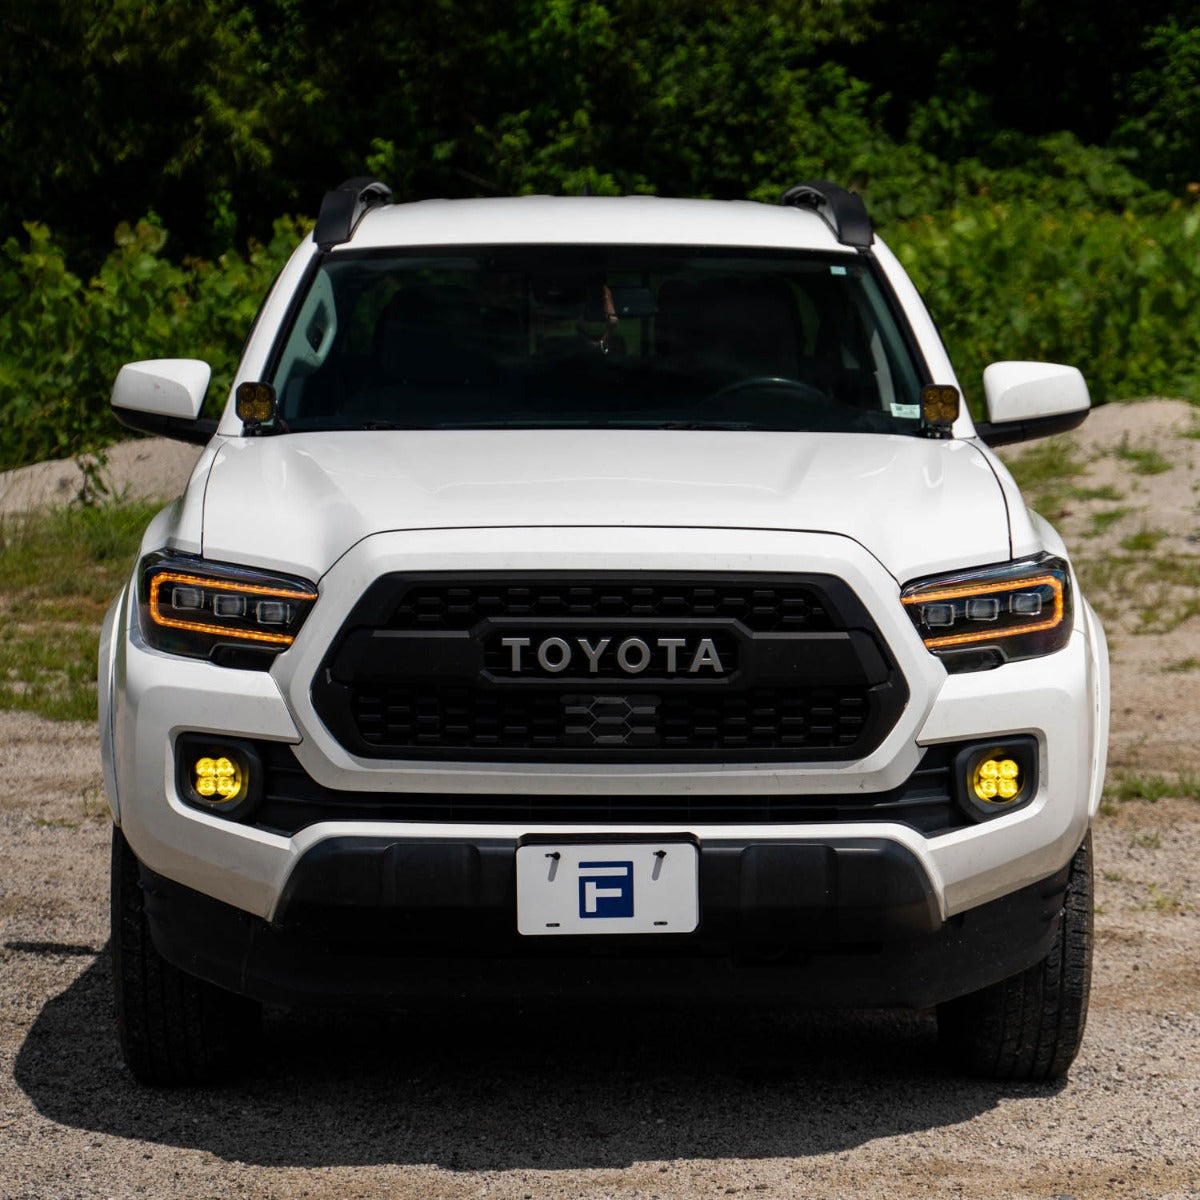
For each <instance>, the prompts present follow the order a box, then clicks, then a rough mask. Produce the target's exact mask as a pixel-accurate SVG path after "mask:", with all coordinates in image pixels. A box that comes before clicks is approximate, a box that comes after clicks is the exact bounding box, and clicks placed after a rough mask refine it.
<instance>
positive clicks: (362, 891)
mask: <svg viewBox="0 0 1200 1200" xmlns="http://www.w3.org/2000/svg"><path fill="white" fill-rule="evenodd" d="M517 844H518V843H517V841H516V840H515V839H513V840H497V841H485V840H478V841H464V842H422V841H405V840H402V839H387V838H377V839H362V840H358V839H344V840H340V841H339V840H333V841H327V842H323V843H320V844H318V845H317V846H315V847H313V848H312V849H311V850H310V851H309V852H308V853H307V854H306V855H305V856H304V857H303V858H302V859H301V860H300V862H299V863H298V864H297V867H296V869H295V871H294V872H293V874H292V876H291V877H290V879H289V881H288V884H287V885H286V889H285V894H284V897H283V900H282V904H281V912H280V915H279V919H277V920H276V921H275V922H274V923H269V922H267V921H264V920H262V919H260V918H258V917H255V916H253V915H251V914H250V913H247V912H244V911H242V910H241V909H238V908H234V907H232V906H231V905H227V904H224V903H222V902H220V901H217V900H214V899H212V898H211V897H209V896H205V895H203V894H201V893H199V892H196V891H193V890H191V889H189V888H187V887H185V886H183V885H182V884H178V883H175V882H173V881H171V880H168V879H165V878H163V877H162V876H160V875H157V874H155V873H154V872H152V871H150V870H148V869H147V868H146V867H144V866H143V867H142V868H141V883H142V888H143V890H144V892H145V897H146V915H147V917H148V919H149V923H150V933H151V937H152V938H153V941H154V945H155V948H156V949H157V950H158V952H159V953H160V954H162V955H163V957H164V958H166V959H167V960H168V961H169V962H171V963H174V964H175V965H176V966H178V967H179V968H181V969H182V970H184V971H187V972H188V973H189V974H192V975H196V976H199V977H200V978H202V979H207V980H209V981H210V982H212V983H214V984H216V985H218V986H220V987H224V988H227V989H228V990H231V991H234V992H239V993H242V994H245V995H249V996H253V997H256V998H257V999H260V1000H264V1001H270V1002H276V1003H284V1004H305V1003H308V1004H317V1005H329V1004H336V1005H340V1006H346V1005H352V1004H356V1003H357V1004H361V1003H367V1004H381V1003H388V1002H395V1001H398V1000H403V999H406V998H408V999H411V998H432V997H435V996H442V997H444V996H456V995H457V996H464V995H469V996H472V997H474V998H476V999H483V998H487V997H496V996H503V997H514V998H516V997H523V998H541V999H554V998H559V997H591V998H597V997H605V998H609V997H613V996H621V997H647V996H649V997H653V998H655V999H656V1000H659V1001H664V1000H693V999H697V998H707V999H718V1000H723V1001H728V1000H731V999H756V1000H757V999H769V1000H770V999H773V1000H778V1001H782V1002H785V1003H788V1004H798V1005H806V1006H812V1007H824V1008H828V1007H830V1006H850V1005H854V1006H865V1005H886V1006H902V1007H916V1008H920V1007H928V1006H930V1005H933V1004H938V1003H941V1002H943V1001H946V1000H951V999H954V998H956V997H958V996H961V995H965V994H966V993H968V992H972V991H975V990H977V989H979V988H982V987H986V986H988V985H989V984H992V983H996V982H998V981H999V980H1001V979H1005V978H1009V977H1011V976H1012V975H1014V974H1016V973H1018V972H1020V971H1022V970H1025V969H1026V968H1028V967H1030V966H1032V965H1034V964H1035V963H1036V962H1038V961H1039V960H1040V959H1042V958H1044V957H1045V955H1046V954H1047V953H1048V951H1049V947H1050V944H1051V941H1052V939H1053V937H1054V934H1055V931H1056V930H1057V928H1058V924H1059V922H1060V920H1061V916H1062V911H1063V903H1064V897H1065V894H1066V884H1067V873H1068V869H1069V867H1068V866H1064V867H1063V868H1062V869H1061V870H1059V871H1057V872H1055V873H1054V874H1053V875H1051V876H1049V877H1048V878H1047V879H1044V880H1042V881H1040V882H1038V883H1036V884H1034V885H1032V886H1030V887H1026V888H1023V889H1021V890H1019V891H1016V892H1013V893H1011V894H1009V895H1007V896H1004V897H1002V898H1000V899H998V900H994V901H992V902H990V903H988V904H985V905H982V906H980V907H978V908H974V909H971V910H969V911H967V912H965V913H961V914H959V915H958V916H955V917H952V918H950V919H949V920H947V921H945V922H942V920H941V918H940V916H939V912H938V905H937V901H936V898H935V896H934V894H933V890H932V886H931V883H930V881H929V879H928V878H927V877H926V875H925V873H924V871H923V869H922V868H921V865H920V863H919V861H918V860H917V859H916V857H915V856H914V855H913V854H912V853H911V852H910V851H908V850H906V849H905V848H904V847H902V846H899V845H897V844H895V843H892V842H887V841H883V840H879V839H867V838H862V839H855V838H846V839H837V840H835V841H833V842H819V841H803V840H796V841H758V842H738V843H724V842H722V843H716V844H710V845H704V844H702V845H701V847H700V905H701V925H700V928H699V929H698V930H697V931H696V932H695V933H692V934H682V935H641V936H625V937H610V938H599V937H595V938H593V937H561V938H556V937H543V938H522V937H521V936H520V935H519V934H518V933H517V932H516V900H515V878H516V874H515V852H516V847H517Z"/></svg>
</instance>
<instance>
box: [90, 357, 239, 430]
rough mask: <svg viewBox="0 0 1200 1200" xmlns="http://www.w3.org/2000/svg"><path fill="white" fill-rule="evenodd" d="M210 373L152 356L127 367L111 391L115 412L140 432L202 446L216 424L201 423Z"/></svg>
mask: <svg viewBox="0 0 1200 1200" xmlns="http://www.w3.org/2000/svg"><path fill="white" fill-rule="evenodd" d="M211 375H212V369H211V368H210V367H209V365H208V363H206V362H200V361H199V360H198V359H194V358H154V359H147V360H146V361H144V362H132V363H126V364H125V365H124V366H123V367H122V368H121V369H120V371H119V372H117V379H116V382H115V383H114V384H113V390H112V406H113V412H114V413H115V414H116V417H117V420H118V421H120V422H121V424H122V425H125V426H127V427H128V428H130V429H136V430H137V431H138V432H139V433H152V434H157V435H158V436H159V437H169V438H174V439H175V440H176V441H181V442H192V443H194V444H196V445H201V446H202V445H204V444H205V443H206V442H207V441H208V440H209V438H211V437H212V435H213V434H214V433H215V432H216V429H217V423H216V421H205V420H200V419H199V417H200V409H201V407H202V406H203V404H204V397H205V394H206V393H207V392H208V381H209V379H210V377H211Z"/></svg>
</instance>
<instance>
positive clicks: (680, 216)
mask: <svg viewBox="0 0 1200 1200" xmlns="http://www.w3.org/2000/svg"><path fill="white" fill-rule="evenodd" d="M555 242H558V243H561V244H563V245H581V244H582V245H586V244H590V243H595V244H617V245H662V246H693V245H694V246H746V247H767V248H779V249H803V250H823V251H831V252H833V253H841V254H853V253H854V250H853V248H852V247H849V246H844V245H842V244H841V243H840V242H838V240H837V239H836V238H835V237H834V235H833V233H832V232H831V231H830V229H829V226H828V225H827V224H826V223H825V221H824V220H823V219H822V218H821V217H820V216H818V215H817V214H816V213H815V212H812V211H809V210H806V209H798V208H794V207H784V206H777V205H773V204H758V203H755V202H753V201H749V200H669V199H663V198H662V197H658V196H514V197H499V198H495V199H484V200H420V201H417V202H415V203H412V204H391V205H386V206H384V207H380V208H372V209H370V210H369V211H368V212H367V213H366V214H365V215H364V216H363V218H362V222H361V224H360V225H359V226H358V228H357V230H356V231H355V233H354V236H353V237H352V238H351V240H350V241H349V242H345V243H343V244H342V245H341V246H340V247H339V249H340V250H363V249H370V250H374V249H384V248H387V247H391V246H446V245H449V246H454V245H501V244H510V245H518V244H546V243H555Z"/></svg>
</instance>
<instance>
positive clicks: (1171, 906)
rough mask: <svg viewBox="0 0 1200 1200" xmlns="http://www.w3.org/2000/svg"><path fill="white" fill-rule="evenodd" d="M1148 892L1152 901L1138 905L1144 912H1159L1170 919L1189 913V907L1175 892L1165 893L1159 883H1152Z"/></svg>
mask: <svg viewBox="0 0 1200 1200" xmlns="http://www.w3.org/2000/svg"><path fill="white" fill-rule="evenodd" d="M1148 890H1149V892H1150V899H1149V900H1148V901H1147V902H1146V903H1145V904H1139V905H1138V908H1139V909H1140V910H1141V911H1142V912H1158V913H1163V914H1164V915H1166V916H1170V917H1174V916H1178V915H1179V914H1180V913H1182V912H1187V910H1188V909H1187V905H1186V904H1184V902H1183V901H1182V900H1181V899H1180V898H1179V897H1178V896H1177V895H1175V893H1174V892H1164V891H1163V890H1162V888H1160V887H1159V886H1158V884H1157V883H1152V884H1151V885H1150V887H1149V889H1148Z"/></svg>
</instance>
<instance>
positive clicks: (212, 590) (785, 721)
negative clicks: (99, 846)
mask: <svg viewBox="0 0 1200 1200" xmlns="http://www.w3.org/2000/svg"><path fill="white" fill-rule="evenodd" d="M208 384H209V368H208V367H207V365H206V364H204V363H201V362H196V361H192V360H179V359H169V360H157V361H153V362H138V363H130V364H128V365H127V366H125V367H124V368H122V370H121V372H120V374H119V376H118V377H117V380H116V383H115V386H114V389H113V397H112V402H113V405H114V406H115V408H116V411H117V415H118V416H119V417H120V418H121V419H122V420H123V421H124V422H125V423H126V424H127V425H130V426H132V427H133V428H135V429H139V430H142V431H146V432H152V433H158V434H166V435H168V436H173V437H177V438H182V439H184V440H188V441H193V442H197V443H200V444H203V445H204V446H205V449H204V451H203V452H202V454H201V456H200V458H199V461H198V462H197V464H196V467H195V470H194V471H193V473H192V475H191V478H190V480H189V482H188V484H187V487H186V489H185V490H184V492H183V494H182V496H181V497H180V498H179V499H178V500H176V501H175V502H174V503H173V504H172V505H171V506H170V507H168V508H167V509H165V510H164V511H163V512H161V513H160V514H159V515H158V516H157V517H156V518H155V520H154V521H153V522H152V523H151V525H150V527H149V528H148V529H147V531H146V535H145V538H144V541H143V543H142V547H141V552H140V557H139V560H138V562H137V564H136V567H135V570H134V572H133V575H132V578H131V579H130V580H129V583H128V585H127V586H126V588H125V589H124V591H123V592H122V593H121V595H120V596H119V597H118V598H117V600H116V602H115V603H114V605H113V607H112V609H111V611H110V612H109V614H108V617H107V619H106V622H105V625H104V630H103V635H102V638H101V647H100V670H99V697H100V706H99V707H100V730H101V737H102V745H103V759H104V769H105V780H106V785H107V791H108V798H109V803H110V805H111V808H112V816H113V821H114V830H113V844H112V917H113V961H114V972H115V986H116V1012H117V1020H118V1024H119V1031H120V1038H121V1043H122V1047H123V1052H124V1056H125V1059H126V1062H127V1063H128V1065H129V1067H130V1069H131V1070H132V1072H133V1073H134V1075H135V1076H136V1077H138V1078H139V1079H141V1080H145V1081H148V1082H158V1083H179V1082H191V1081H197V1080H203V1079H207V1078H212V1077H214V1076H217V1075H220V1074H221V1073H223V1072H227V1071H229V1070H231V1069H233V1068H235V1067H236V1066H237V1065H239V1063H240V1062H241V1061H242V1055H243V1051H244V1049H245V1047H246V1046H247V1044H248V1040H249V1039H250V1038H251V1036H252V1035H253V1033H254V1030H255V1027H256V1022H257V1021H258V1020H259V1017H260V1013H261V1005H262V1003H263V1002H272V1003H284V1004H289V1005H299V1004H305V1003H316V1004H321V1005H327V1004H330V1003H339V1004H340V1003H350V1002H354V1003H366V1004H378V1005H386V1004H389V1003H393V1004H394V1003H402V1002H404V1001H405V1000H406V999H411V998H413V997H437V996H439V995H440V996H445V995H455V996H480V997H484V996H493V997H494V996H498V995H499V996H510V997H529V996H538V997H556V996H563V997H568V996H579V995H589V996H590V995H595V996H602V997H604V998H606V999H608V1000H616V1001H617V1002H619V1001H620V999H621V998H622V997H626V996H628V997H634V996H642V997H645V996H654V997H659V998H662V999H664V1000H671V999H684V998H688V999H690V998H695V997H712V998H714V999H720V998H722V997H729V998H745V997H751V996H753V997H762V998H765V999H767V1000H773V1001H777V1002H782V1003H785V1004H794V1005H813V1004H818V1005H824V1006H829V1005H837V1006H884V1005H886V1006H906V1007H918V1008H925V1007H936V1010H937V1019H938V1025H939V1033H940V1039H941V1041H942V1044H943V1046H944V1047H945V1049H946V1050H947V1051H948V1053H949V1054H950V1056H951V1058H952V1061H953V1062H954V1063H956V1064H957V1065H958V1066H960V1067H961V1068H962V1069H965V1070H968V1071H972V1072H977V1073H984V1074H990V1075H995V1076H1001V1077H1009V1078H1021V1079H1037V1078H1047V1077H1053V1076H1058V1075H1061V1074H1062V1073H1064V1072H1065V1071H1066V1070H1067V1068H1068V1067H1069V1065H1070V1063H1071V1061H1072V1059H1073V1058H1074V1056H1075V1054H1076V1052H1077V1050H1078V1047H1079V1042H1080V1038H1081V1036H1082V1033H1083V1027H1084V1022H1085V1018H1086V1013H1087V1000H1088V987H1089V979H1090V964H1091V951H1092V883H1091V880H1092V868H1091V858H1090V839H1089V827H1090V822H1091V820H1092V818H1093V816H1094V815H1095V813H1096V810H1097V806H1098V803H1099V799H1100V793H1101V787H1102V780H1103V775H1104V763H1105V745H1106V737H1107V725H1108V666H1107V654H1106V648H1105V640H1104V634H1103V631H1102V629H1101V627H1100V624H1099V622H1098V621H1097V619H1096V616H1095V614H1094V613H1093V612H1092V610H1091V608H1090V607H1089V606H1088V604H1087V602H1086V601H1085V600H1084V598H1083V597H1082V595H1081V594H1080V592H1079V588H1078V585H1077V582H1076V578H1075V575H1074V573H1073V571H1072V568H1071V565H1070V562H1069V560H1068V557H1067V552H1066V550H1065V548H1064V546H1063V543H1062V541H1061V540H1060V538H1059V537H1058V535H1057V534H1056V533H1055V531H1054V530H1053V529H1052V528H1051V527H1050V526H1049V525H1048V524H1047V523H1046V522H1045V521H1044V520H1043V519H1042V518H1041V517H1039V516H1037V515H1035V514H1033V513H1031V512H1030V511H1028V510H1027V508H1026V507H1025V504H1024V503H1023V502H1022V499H1021V496H1020V494H1019V493H1018V490H1017V488H1016V486H1015V485H1014V483H1013V480H1012V478H1011V477H1010V475H1009V473H1008V472H1007V471H1006V470H1005V468H1004V466H1003V464H1002V463H1001V462H1000V461H999V460H998V459H997V458H996V456H995V455H994V454H993V452H992V450H991V448H990V447H992V446H995V445H997V444H1000V443H1003V442H1014V441H1020V440H1023V439H1026V438H1031V437H1036V436H1040V435H1042V434H1045V433H1052V432H1057V431H1061V430H1065V429H1069V428H1071V427H1073V426H1075V425H1077V424H1079V422H1080V421H1081V420H1082V419H1083V418H1084V416H1085V415H1086V412H1087V409H1088V404H1089V400H1088V393H1087V387H1086V385H1085V383H1084V381H1083V378H1082V376H1081V375H1080V374H1079V372H1078V371H1076V370H1075V369H1074V368H1071V367H1065V366H1058V365H1053V364H1037V363H1027V362H1004V363H996V364H993V365H992V366H990V367H989V368H988V369H987V371H986V372H985V375H984V391H985V394H986V400H987V405H988V421H987V422H986V423H980V424H975V423H973V422H972V419H971V416H970V414H969V413H968V411H967V409H966V407H965V406H964V405H963V404H962V403H961V401H960V388H959V384H958V382H957V380H956V378H955V374H954V369H953V367H952V366H951V364H950V362H949V360H948V358H947V355H946V351H945V349H944V347H943V345H942V342H941V340H940V338H939V336H938V333H937V330H936V328H935V327H934V324H933V322H932V320H931V318H930V316H929V314H928V312H927V311H926V308H925V306H924V304H923V303H922V301H921V298H920V297H919V295H918V293H917V291H916V289H915V288H914V286H913V285H912V283H911V282H910V281H909V279H908V278H907V276H906V275H905V273H904V271H903V269H902V268H901V266H900V265H899V263H898V261H897V260H896V258H895V257H894V256H893V255H892V254H891V253H890V252H889V251H888V249H887V247H886V246H885V245H884V244H883V243H882V242H881V241H880V240H879V239H878V238H877V237H876V236H875V234H874V231H873V229H872V225H871V222H870V220H869V217H868V214H867V212H866V209H865V207H864V206H863V204H862V201H861V200H860V199H859V198H858V197H856V196H854V195H852V194H850V193H848V192H845V191H843V190H842V189H840V188H838V187H835V186H833V185H830V184H826V183H810V184H800V185H798V186H796V187H794V188H792V189H790V190H789V191H788V192H786V193H785V194H784V196H783V198H782V202H781V203H780V204H779V205H778V206H770V205H763V204H755V203H748V202H718V201H692V200H668V199H659V198H652V197H640V196H639V197H626V198H549V197H523V198H519V199H515V198H514V199H492V200H455V201H442V200H436V201H425V202H421V203H412V204H393V203H392V201H391V195H390V193H389V191H388V189H387V188H386V187H385V186H384V185H382V184H381V183H379V182H377V181H374V180H368V179H355V180H350V181H348V182H347V183H346V184H344V185H343V186H342V187H341V188H338V189H337V190H335V191H333V192H330V193H329V194H328V195H327V196H326V198H325V200H324V203H323V205H322V207H321V211H320V216H319V219H318V221H317V224H316V228H315V229H314V231H313V234H312V236H311V237H309V238H306V239H305V241H304V242H303V244H302V245H300V246H299V248H298V249H297V250H296V251H295V254H294V255H293V257H292V258H291V260H290V261H289V263H288V264H287V266H286V267H285V268H284V270H283V271H282V273H281V274H280V276H279V278H278V279H277V281H276V282H275V284H274V286H273V288H272V289H271V291H270V294H269V295H268V297H267V299H266V301H265V303H264V305H263V307H262V310H261V312H260V314H259V316H258V319H257V320H256V322H255V324H254V327H253V329H252V330H251V332H250V335H249V338H248V340H247V342H246V346H245V349H244V353H243V355H242V358H241V362H240V365H239V367H238V370H237V375H236V378H235V380H234V382H233V386H232V388H231V392H230V395H229V397H228V400H227V403H226V405H225V408H224V412H223V415H222V416H221V417H220V419H219V420H215V421H214V420H208V419H204V418H201V417H200V412H201V406H202V404H203V402H204V399H205V394H206V391H207V389H208Z"/></svg>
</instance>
